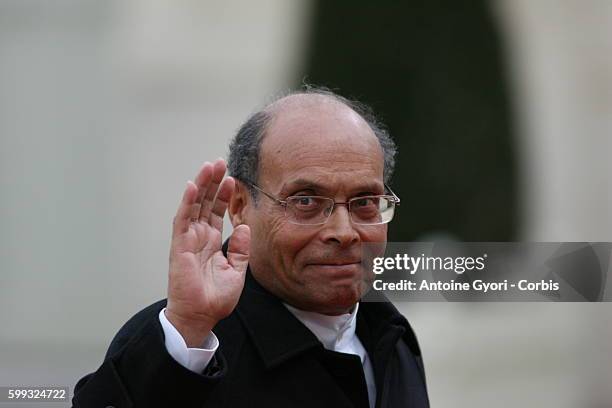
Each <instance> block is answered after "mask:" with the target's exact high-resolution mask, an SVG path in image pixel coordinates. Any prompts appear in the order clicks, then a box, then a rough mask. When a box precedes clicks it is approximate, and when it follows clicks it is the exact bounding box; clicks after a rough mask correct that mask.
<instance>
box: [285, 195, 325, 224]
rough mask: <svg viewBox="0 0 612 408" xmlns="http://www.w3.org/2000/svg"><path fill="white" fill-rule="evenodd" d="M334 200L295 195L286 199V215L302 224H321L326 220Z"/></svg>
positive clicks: (295, 222)
mask: <svg viewBox="0 0 612 408" xmlns="http://www.w3.org/2000/svg"><path fill="white" fill-rule="evenodd" d="M333 206H334V200H332V199H331V198H325V197H312V196H297V197H289V198H288V199H287V217H288V219H289V221H290V222H292V223H294V224H302V225H317V224H323V223H325V221H326V220H327V217H328V216H329V214H330V212H331V209H332V208H333Z"/></svg>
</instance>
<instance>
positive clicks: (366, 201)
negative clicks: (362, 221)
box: [353, 197, 378, 208]
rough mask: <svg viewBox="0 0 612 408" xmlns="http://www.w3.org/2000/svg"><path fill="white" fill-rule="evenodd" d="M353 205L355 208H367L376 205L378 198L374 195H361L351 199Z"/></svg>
mask: <svg viewBox="0 0 612 408" xmlns="http://www.w3.org/2000/svg"><path fill="white" fill-rule="evenodd" d="M353 205H354V206H355V208H367V207H370V206H377V205H378V200H377V198H376V197H363V198H358V199H357V200H355V201H353Z"/></svg>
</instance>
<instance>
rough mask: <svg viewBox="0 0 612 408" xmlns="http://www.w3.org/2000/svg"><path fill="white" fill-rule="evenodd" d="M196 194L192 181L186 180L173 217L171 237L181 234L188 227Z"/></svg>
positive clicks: (196, 189) (196, 190)
mask: <svg viewBox="0 0 612 408" xmlns="http://www.w3.org/2000/svg"><path fill="white" fill-rule="evenodd" d="M197 195H198V188H197V187H196V185H195V184H194V183H193V182H191V181H188V182H187V186H186V187H185V191H184V192H183V198H182V199H181V203H180V204H179V208H178V210H177V211H176V216H175V217H174V221H173V226H172V237H175V236H177V235H179V234H182V233H184V232H186V231H187V230H188V229H189V224H190V223H191V210H192V208H193V204H194V203H195V200H196V197H197Z"/></svg>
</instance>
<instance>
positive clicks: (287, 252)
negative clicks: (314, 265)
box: [270, 222, 314, 275]
mask: <svg viewBox="0 0 612 408" xmlns="http://www.w3.org/2000/svg"><path fill="white" fill-rule="evenodd" d="M313 237H314V234H313V233H312V232H309V231H308V229H307V228H304V227H300V226H296V225H294V224H291V223H288V222H283V223H279V224H278V225H275V226H274V229H273V230H272V231H271V236H270V238H271V240H270V245H271V246H272V247H274V248H275V249H276V251H277V256H278V257H279V260H280V262H281V267H282V269H283V270H282V271H281V272H282V273H284V274H285V275H297V274H299V271H298V268H299V265H297V263H299V262H296V261H299V254H300V251H301V250H302V249H303V248H304V247H306V246H307V245H308V243H309V242H311V241H312V239H313Z"/></svg>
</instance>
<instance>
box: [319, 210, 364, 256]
mask: <svg viewBox="0 0 612 408" xmlns="http://www.w3.org/2000/svg"><path fill="white" fill-rule="evenodd" d="M322 234H323V240H324V241H325V242H332V243H335V244H336V245H338V246H340V247H341V248H346V247H350V246H351V245H354V244H356V243H358V242H359V239H360V237H359V233H358V232H357V231H356V230H355V228H354V225H353V223H352V222H351V217H350V214H349V212H348V208H347V206H346V205H345V204H344V203H336V205H335V206H334V208H333V209H332V213H331V214H330V216H329V219H328V220H327V222H326V223H325V224H324V228H323V231H322Z"/></svg>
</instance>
